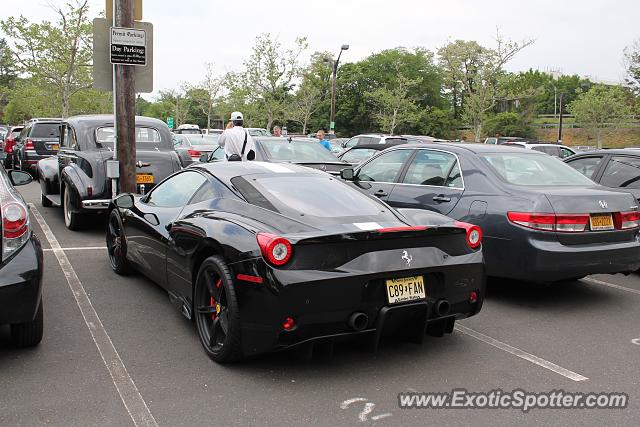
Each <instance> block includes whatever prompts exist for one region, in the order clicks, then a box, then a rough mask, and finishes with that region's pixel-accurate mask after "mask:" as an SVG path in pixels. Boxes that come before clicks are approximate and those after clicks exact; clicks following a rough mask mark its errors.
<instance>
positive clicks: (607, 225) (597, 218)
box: [590, 214, 613, 231]
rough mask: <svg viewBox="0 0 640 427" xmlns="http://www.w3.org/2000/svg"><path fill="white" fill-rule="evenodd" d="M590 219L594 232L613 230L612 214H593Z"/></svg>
mask: <svg viewBox="0 0 640 427" xmlns="http://www.w3.org/2000/svg"><path fill="white" fill-rule="evenodd" d="M590 219H591V230H592V231H602V230H613V218H612V217H611V214H593V215H591V218H590Z"/></svg>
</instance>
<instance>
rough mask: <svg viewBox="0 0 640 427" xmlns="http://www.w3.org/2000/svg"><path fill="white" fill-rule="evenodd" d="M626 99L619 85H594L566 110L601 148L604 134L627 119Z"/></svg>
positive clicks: (628, 111)
mask: <svg viewBox="0 0 640 427" xmlns="http://www.w3.org/2000/svg"><path fill="white" fill-rule="evenodd" d="M627 100H628V97H627V94H626V93H625V91H624V90H623V89H622V88H620V87H617V86H605V85H595V86H593V87H592V88H591V89H589V91H587V92H583V93H580V94H579V95H578V99H576V100H575V101H573V102H572V103H571V104H569V106H568V110H569V112H571V114H573V115H574V116H575V119H576V123H578V124H579V125H580V126H581V127H582V128H584V129H585V130H586V131H587V132H588V133H589V135H590V136H591V137H592V138H594V139H595V140H596V143H597V145H598V148H602V140H603V138H604V136H605V135H606V134H608V133H610V132H612V131H614V130H615V129H616V128H618V127H619V126H620V125H621V124H622V123H624V122H625V121H627V120H628V116H629V115H630V114H631V111H632V110H631V107H630V106H629V105H628V104H627Z"/></svg>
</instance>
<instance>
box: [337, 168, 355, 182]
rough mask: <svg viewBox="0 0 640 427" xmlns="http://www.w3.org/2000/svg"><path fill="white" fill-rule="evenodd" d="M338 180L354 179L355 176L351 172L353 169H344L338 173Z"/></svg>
mask: <svg viewBox="0 0 640 427" xmlns="http://www.w3.org/2000/svg"><path fill="white" fill-rule="evenodd" d="M340 178H342V179H344V180H346V181H353V179H354V178H355V174H354V172H353V168H344V169H342V170H341V171H340Z"/></svg>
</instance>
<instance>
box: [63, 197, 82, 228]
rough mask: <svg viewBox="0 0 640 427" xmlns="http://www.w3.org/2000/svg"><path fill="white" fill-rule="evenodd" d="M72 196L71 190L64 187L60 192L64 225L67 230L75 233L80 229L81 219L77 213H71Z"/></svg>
mask: <svg viewBox="0 0 640 427" xmlns="http://www.w3.org/2000/svg"><path fill="white" fill-rule="evenodd" d="M72 197H73V195H72V194H71V190H69V189H68V188H67V187H64V190H63V191H62V211H63V216H64V225H66V226H67V228H68V229H69V230H72V231H77V230H80V228H81V227H82V217H81V215H80V214H79V213H77V212H73V200H72Z"/></svg>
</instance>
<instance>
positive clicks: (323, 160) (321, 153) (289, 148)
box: [201, 136, 350, 175]
mask: <svg viewBox="0 0 640 427" xmlns="http://www.w3.org/2000/svg"><path fill="white" fill-rule="evenodd" d="M254 141H255V143H256V160H257V161H263V162H286V163H294V164H297V165H302V166H308V167H310V168H313V169H320V170H322V171H324V172H327V173H330V174H333V175H338V174H339V173H340V170H341V169H343V168H345V167H347V166H350V165H349V164H348V163H345V162H343V161H342V160H340V159H338V158H337V157H336V156H335V155H333V154H332V153H331V152H330V151H329V150H327V149H326V148H324V147H323V146H322V145H320V143H319V142H318V140H317V139H311V138H282V137H275V136H272V137H269V138H265V137H256V138H254ZM224 158H225V156H224V148H223V147H219V148H217V149H216V150H215V151H213V152H212V153H211V154H209V156H208V157H206V158H204V156H203V158H202V159H201V161H203V162H215V161H219V160H223V159H224Z"/></svg>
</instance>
